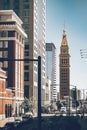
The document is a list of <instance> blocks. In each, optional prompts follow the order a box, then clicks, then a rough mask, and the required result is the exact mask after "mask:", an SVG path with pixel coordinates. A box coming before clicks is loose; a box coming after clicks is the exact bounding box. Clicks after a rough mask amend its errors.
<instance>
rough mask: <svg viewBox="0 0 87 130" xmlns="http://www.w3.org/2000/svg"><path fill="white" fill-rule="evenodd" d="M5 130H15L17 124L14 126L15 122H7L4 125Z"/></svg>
mask: <svg viewBox="0 0 87 130" xmlns="http://www.w3.org/2000/svg"><path fill="white" fill-rule="evenodd" d="M3 130H15V124H14V122H7V123H6V124H5V125H4V127H3Z"/></svg>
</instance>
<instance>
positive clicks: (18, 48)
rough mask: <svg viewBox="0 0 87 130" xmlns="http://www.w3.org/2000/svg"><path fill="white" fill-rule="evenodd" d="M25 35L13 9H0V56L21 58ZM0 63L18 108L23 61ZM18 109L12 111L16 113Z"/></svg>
mask: <svg viewBox="0 0 87 130" xmlns="http://www.w3.org/2000/svg"><path fill="white" fill-rule="evenodd" d="M26 37H27V35H26V33H25V32H24V29H23V28H22V21H21V19H19V17H18V16H17V15H16V14H15V13H14V12H13V10H0V58H7V59H23V58H24V39H25V38H26ZM0 64H1V67H2V69H3V70H4V71H6V72H7V87H8V88H11V89H12V90H13V91H14V99H13V100H15V107H14V108H18V109H19V105H20V104H21V103H22V101H23V100H24V69H23V67H24V62H23V61H3V62H2V63H1V62H0ZM8 100H10V98H9V99H8ZM18 109H17V111H16V110H14V111H16V112H17V113H18V112H19V110H18Z"/></svg>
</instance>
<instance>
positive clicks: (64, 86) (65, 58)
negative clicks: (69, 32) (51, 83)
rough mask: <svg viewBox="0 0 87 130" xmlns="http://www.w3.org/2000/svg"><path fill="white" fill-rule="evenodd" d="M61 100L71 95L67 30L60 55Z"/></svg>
mask: <svg viewBox="0 0 87 130" xmlns="http://www.w3.org/2000/svg"><path fill="white" fill-rule="evenodd" d="M59 72H60V73H59V77H60V81H59V82H60V83H59V84H60V99H64V98H65V97H69V96H70V95H69V94H70V55H69V47H68V42H67V38H66V33H65V30H64V31H63V38H62V42H61V46H60V55H59Z"/></svg>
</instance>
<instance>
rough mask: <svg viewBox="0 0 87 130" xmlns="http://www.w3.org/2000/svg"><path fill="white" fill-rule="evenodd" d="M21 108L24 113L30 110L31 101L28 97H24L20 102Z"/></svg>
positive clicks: (31, 106) (31, 107)
mask: <svg viewBox="0 0 87 130" xmlns="http://www.w3.org/2000/svg"><path fill="white" fill-rule="evenodd" d="M20 107H21V108H22V109H24V113H26V112H28V111H32V109H33V101H32V100H31V98H30V99H28V98H26V97H25V98H24V101H23V102H22V104H21V106H20Z"/></svg>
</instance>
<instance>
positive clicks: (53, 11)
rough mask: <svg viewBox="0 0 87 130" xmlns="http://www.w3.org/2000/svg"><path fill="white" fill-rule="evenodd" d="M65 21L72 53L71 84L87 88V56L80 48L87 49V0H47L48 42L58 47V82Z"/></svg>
mask: <svg viewBox="0 0 87 130" xmlns="http://www.w3.org/2000/svg"><path fill="white" fill-rule="evenodd" d="M64 23H65V29H66V34H67V41H68V45H69V52H70V55H71V57H70V66H71V67H70V84H73V85H75V86H77V88H78V89H87V58H81V55H80V49H87V0H47V7H46V42H53V43H54V44H55V46H56V48H57V83H59V53H60V45H61V41H62V34H63V29H64Z"/></svg>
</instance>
